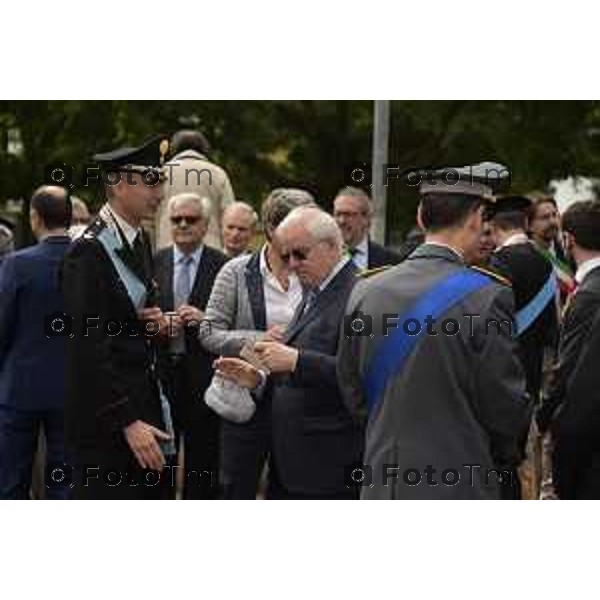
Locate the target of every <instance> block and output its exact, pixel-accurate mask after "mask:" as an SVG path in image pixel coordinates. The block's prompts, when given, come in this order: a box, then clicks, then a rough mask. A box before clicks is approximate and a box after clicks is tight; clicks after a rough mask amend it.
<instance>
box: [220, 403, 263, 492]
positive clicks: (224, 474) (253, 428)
mask: <svg viewBox="0 0 600 600" xmlns="http://www.w3.org/2000/svg"><path fill="white" fill-rule="evenodd" d="M270 450H271V403H270V400H269V399H268V398H265V399H264V400H263V401H261V402H259V403H258V404H257V406H256V412H255V413H254V415H253V417H252V418H251V419H250V420H249V421H248V422H246V423H232V422H230V421H225V420H223V424H222V429H221V487H222V492H223V498H224V499H225V500H255V499H256V493H257V490H258V484H259V481H260V476H261V474H262V472H263V469H264V467H265V464H266V462H267V459H268V457H269V453H270ZM269 477H270V476H269Z"/></svg>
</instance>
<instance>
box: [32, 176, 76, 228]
mask: <svg viewBox="0 0 600 600" xmlns="http://www.w3.org/2000/svg"><path fill="white" fill-rule="evenodd" d="M29 208H30V213H34V214H35V215H36V218H37V219H38V220H39V227H41V228H43V229H45V230H47V231H54V230H66V228H67V227H69V225H70V223H71V201H70V199H69V197H68V193H67V190H65V189H64V188H61V187H58V186H54V185H43V186H41V187H39V188H38V189H37V190H35V192H33V195H32V196H31V202H30V205H29ZM34 233H35V231H34Z"/></svg>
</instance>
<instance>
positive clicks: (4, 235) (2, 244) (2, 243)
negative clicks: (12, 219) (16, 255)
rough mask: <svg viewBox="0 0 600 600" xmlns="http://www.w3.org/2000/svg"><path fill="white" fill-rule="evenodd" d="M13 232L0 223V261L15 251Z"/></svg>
mask: <svg viewBox="0 0 600 600" xmlns="http://www.w3.org/2000/svg"><path fill="white" fill-rule="evenodd" d="M14 241H15V239H14V236H13V233H12V231H11V230H10V229H9V228H8V227H6V226H5V225H2V223H0V259H1V258H2V257H3V256H5V255H6V254H9V253H10V252H12V251H13V250H14V249H15V243H14Z"/></svg>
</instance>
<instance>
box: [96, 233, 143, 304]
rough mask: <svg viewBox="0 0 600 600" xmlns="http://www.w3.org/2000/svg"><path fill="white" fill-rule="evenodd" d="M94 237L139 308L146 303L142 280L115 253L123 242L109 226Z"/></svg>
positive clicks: (132, 300)
mask: <svg viewBox="0 0 600 600" xmlns="http://www.w3.org/2000/svg"><path fill="white" fill-rule="evenodd" d="M96 239H97V240H98V241H99V242H100V243H101V244H102V246H103V247H104V249H105V250H106V253H107V254H108V257H109V258H110V260H111V262H112V264H113V266H114V267H115V269H116V270H117V273H118V274H119V278H120V279H121V281H122V282H123V284H124V285H125V288H126V289H127V295H128V296H129V299H130V300H131V302H132V303H133V306H135V309H136V310H140V309H141V308H143V307H144V304H145V303H146V295H147V293H148V292H147V290H146V286H145V284H144V282H142V281H140V278H139V277H138V276H137V275H136V274H135V273H134V272H133V271H132V270H131V269H130V268H129V267H128V266H127V265H126V264H125V263H124V262H123V259H122V258H121V257H120V256H119V255H118V254H117V250H121V248H122V247H123V244H122V242H121V240H119V237H118V236H117V234H116V233H115V232H114V231H113V230H112V229H111V228H110V227H105V228H104V229H103V230H102V231H101V232H100V233H99V234H98V235H97V236H96Z"/></svg>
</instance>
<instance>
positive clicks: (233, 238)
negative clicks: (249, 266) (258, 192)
mask: <svg viewBox="0 0 600 600" xmlns="http://www.w3.org/2000/svg"><path fill="white" fill-rule="evenodd" d="M257 223H258V215H257V214H256V211H255V210H254V209H253V208H252V207H251V206H250V205H249V204H246V203H245V202H233V203H231V204H229V205H228V206H227V208H226V209H225V210H224V211H223V218H222V220H221V224H222V229H223V249H224V250H225V254H227V256H231V257H234V256H239V255H240V254H243V253H244V252H246V251H247V250H248V247H249V246H250V242H251V241H252V237H253V236H254V232H255V230H256V224H257Z"/></svg>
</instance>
